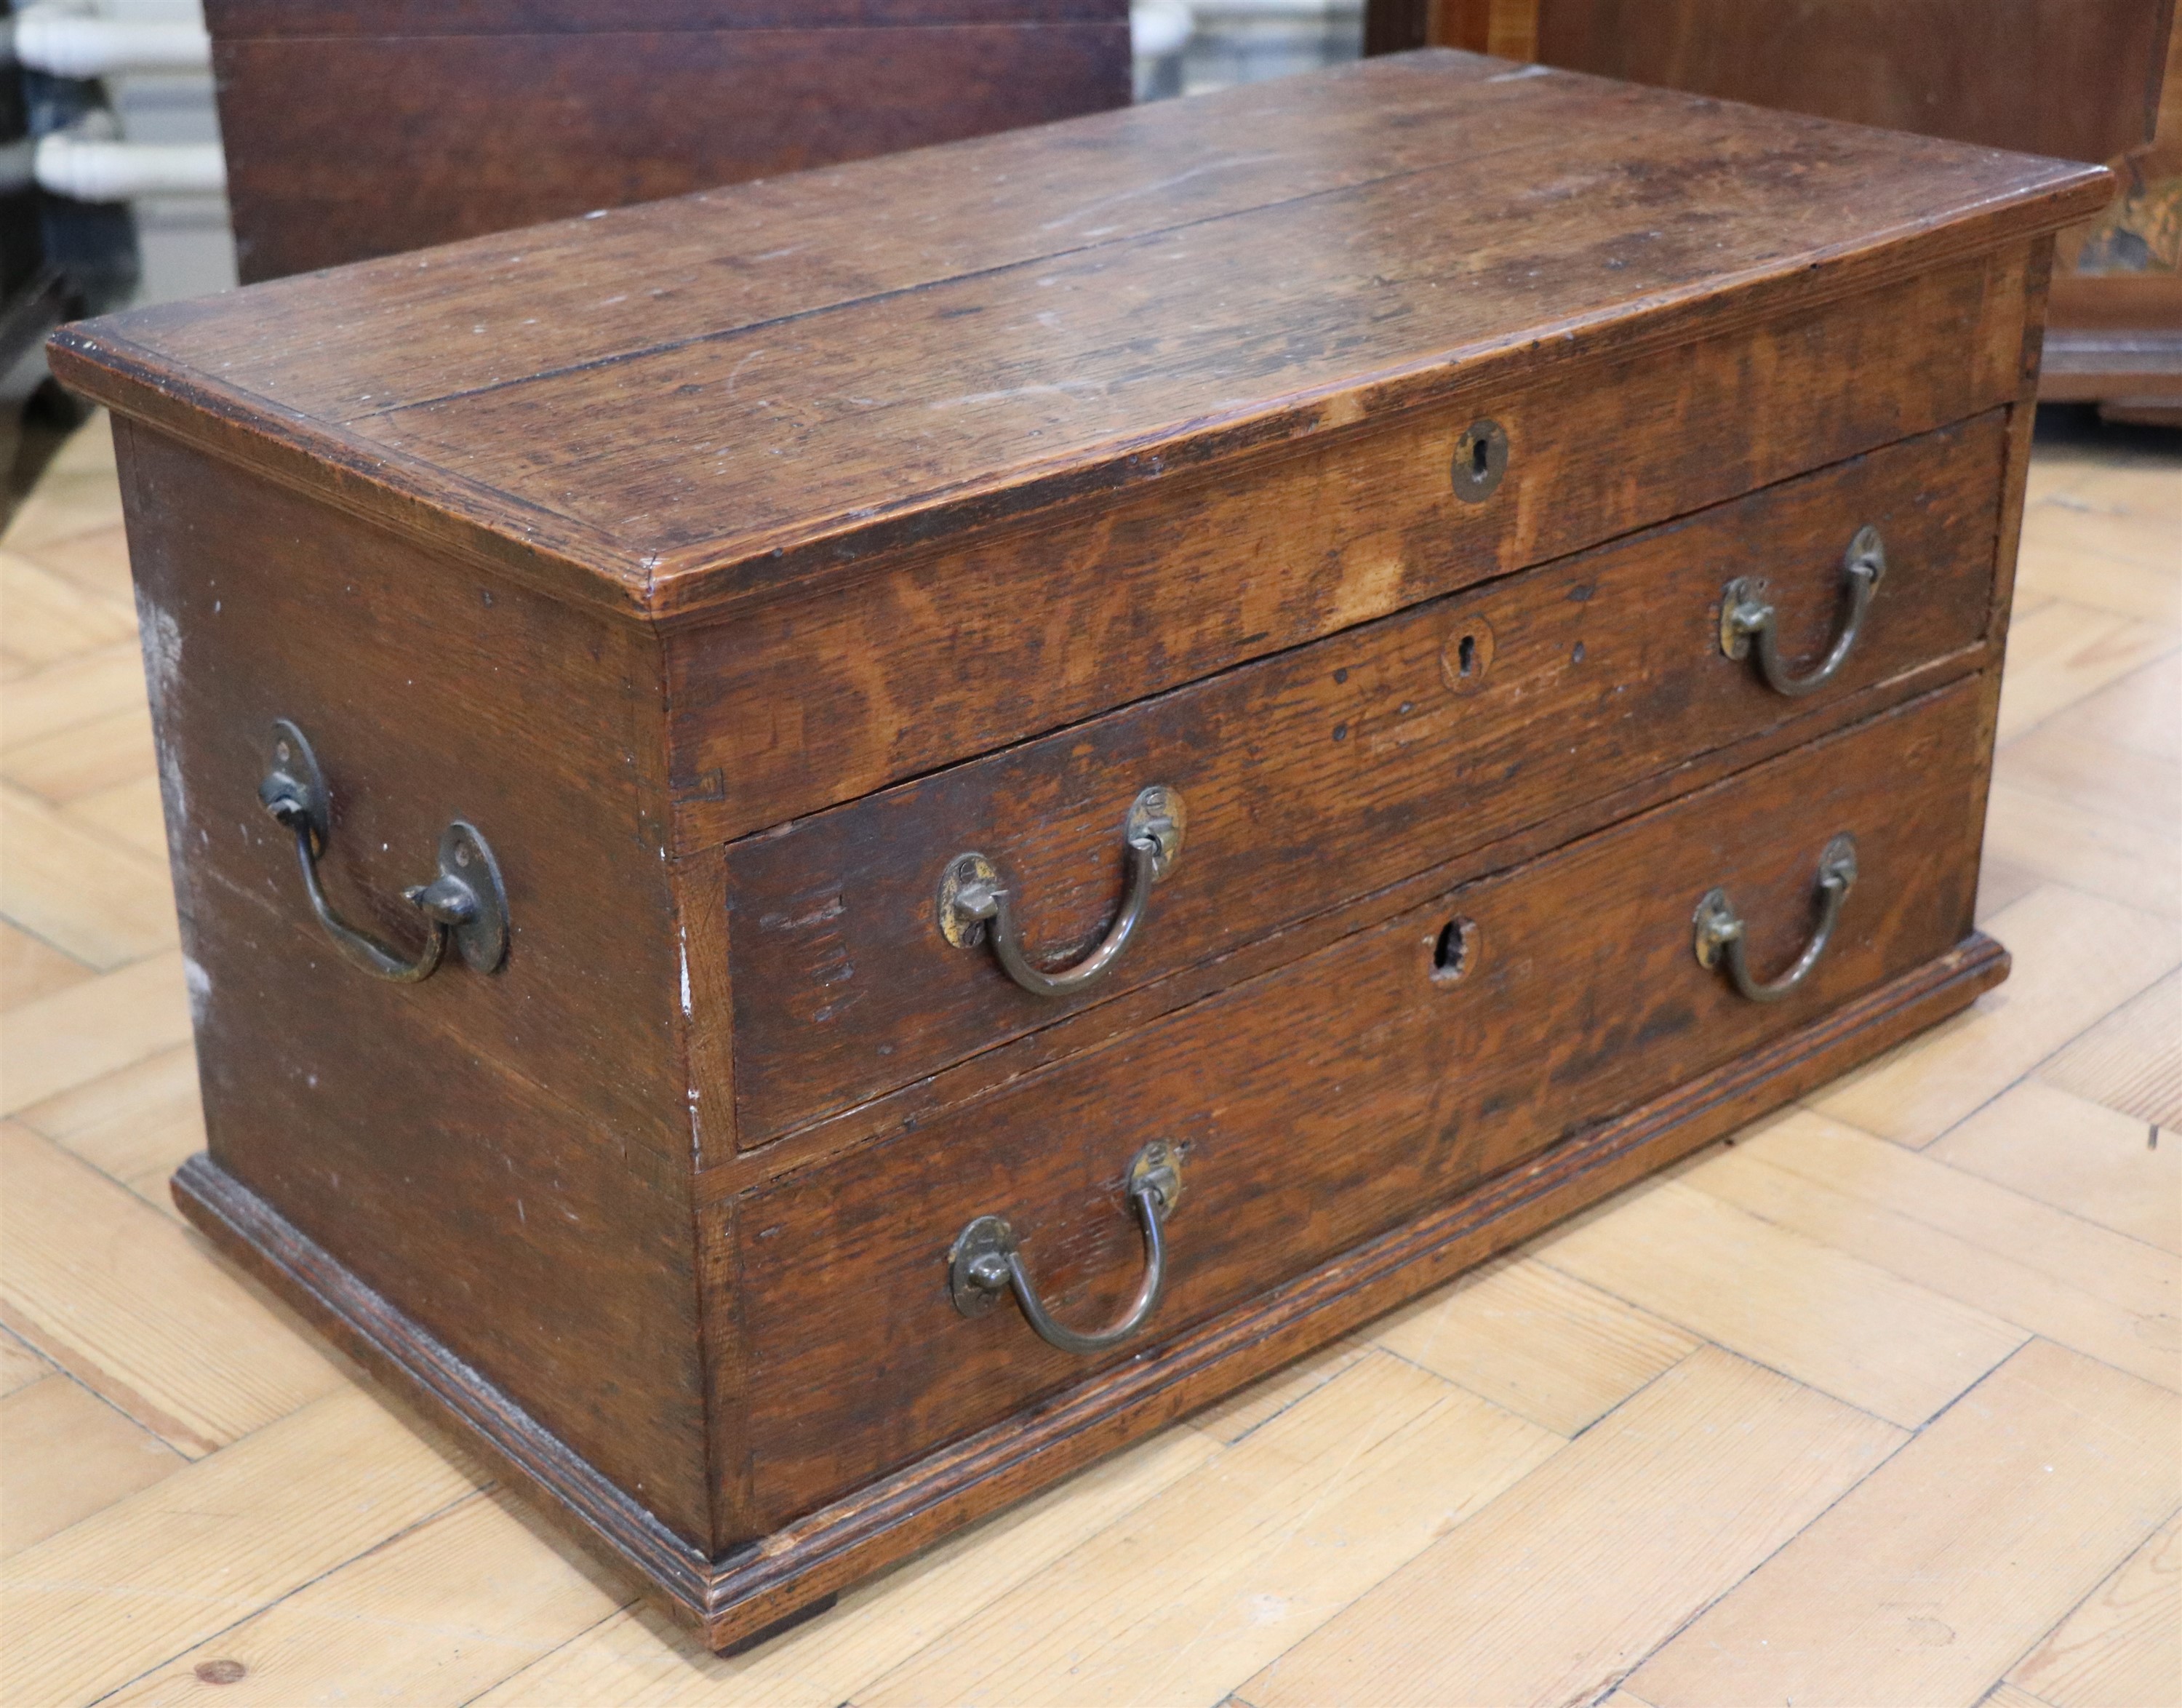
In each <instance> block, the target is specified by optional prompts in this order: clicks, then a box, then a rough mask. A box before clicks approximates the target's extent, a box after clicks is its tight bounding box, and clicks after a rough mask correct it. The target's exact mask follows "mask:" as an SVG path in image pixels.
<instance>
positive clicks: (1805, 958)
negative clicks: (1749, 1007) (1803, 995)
mask: <svg viewBox="0 0 2182 1708" xmlns="http://www.w3.org/2000/svg"><path fill="white" fill-rule="evenodd" d="M1855 884H1856V838H1855V837H1853V836H1852V835H1849V834H1848V833H1847V831H1843V832H1842V833H1841V835H1838V836H1836V837H1835V838H1834V839H1833V840H1831V841H1830V842H1829V843H1827V844H1826V846H1825V850H1824V851H1822V852H1821V853H1820V854H1819V923H1818V929H1816V930H1814V932H1812V934H1811V940H1810V941H1809V942H1808V943H1806V944H1805V945H1803V953H1802V954H1800V955H1798V956H1797V957H1796V959H1795V962H1794V963H1793V964H1792V966H1790V968H1788V970H1787V971H1786V972H1785V973H1782V974H1781V975H1780V977H1779V978H1777V979H1773V980H1771V981H1770V982H1769V983H1761V982H1759V980H1758V979H1756V978H1755V977H1753V975H1752V973H1751V971H1750V962H1749V959H1748V955H1749V951H1748V950H1747V947H1746V946H1745V937H1746V933H1745V931H1744V929H1743V923H1742V918H1741V917H1740V916H1739V915H1738V914H1737V913H1736V911H1735V909H1734V908H1733V907H1731V906H1729V904H1728V900H1727V891H1726V890H1706V891H1705V893H1704V895H1703V896H1701V897H1700V898H1699V899H1698V901H1697V916H1696V919H1695V922H1694V923H1695V925H1696V928H1697V964H1698V965H1699V966H1701V967H1718V966H1721V965H1723V964H1724V965H1725V967H1726V968H1727V976H1728V977H1729V979H1731V980H1733V981H1734V984H1735V988H1736V990H1737V991H1739V992H1740V993H1741V994H1742V995H1744V996H1746V997H1747V998H1748V999H1749V1000H1750V1001H1753V1002H1778V1001H1780V999H1781V998H1782V997H1784V996H1787V995H1792V993H1793V992H1794V991H1795V990H1797V989H1798V988H1800V987H1801V985H1802V984H1803V981H1804V980H1805V979H1808V978H1809V977H1810V976H1811V970H1812V969H1813V968H1815V967H1816V966H1817V965H1818V964H1819V957H1820V956H1822V955H1824V954H1825V952H1826V945H1827V944H1829V943H1830V942H1831V941H1832V940H1833V934H1834V926H1835V925H1836V923H1838V922H1839V921H1840V918H1841V903H1842V902H1843V901H1846V900H1847V898H1848V892H1849V891H1850V890H1852V889H1853V888H1854V887H1855Z"/></svg>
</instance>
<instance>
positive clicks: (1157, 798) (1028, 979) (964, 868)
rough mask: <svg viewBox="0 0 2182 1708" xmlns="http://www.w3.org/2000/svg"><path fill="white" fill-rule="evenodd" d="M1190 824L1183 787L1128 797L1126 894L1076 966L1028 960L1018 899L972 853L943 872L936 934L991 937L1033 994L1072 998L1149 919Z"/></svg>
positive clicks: (965, 941) (969, 940)
mask: <svg viewBox="0 0 2182 1708" xmlns="http://www.w3.org/2000/svg"><path fill="white" fill-rule="evenodd" d="M1185 822H1186V814H1185V812H1184V810H1183V807H1182V795H1181V793H1180V791H1179V790H1174V789H1171V788H1169V787H1168V786H1167V785H1165V784H1163V783H1155V784H1154V785H1152V786H1151V787H1150V788H1149V789H1146V790H1144V791H1143V792H1142V793H1141V794H1139V795H1138V796H1137V798H1136V799H1135V800H1134V801H1132V802H1130V804H1129V812H1128V817H1127V818H1125V819H1124V820H1123V821H1122V824H1121V846H1122V847H1123V849H1124V850H1125V851H1127V856H1128V861H1129V883H1128V893H1127V895H1126V896H1123V897H1122V899H1121V912H1119V913H1117V914H1116V915H1115V916H1114V923H1112V924H1111V925H1110V926H1108V927H1107V928H1106V933H1105V936H1103V937H1101V938H1100V939H1099V942H1098V944H1097V945H1096V946H1094V948H1093V949H1092V950H1091V951H1090V952H1089V953H1088V954H1087V955H1086V956H1084V957H1083V959H1082V960H1080V961H1078V962H1077V963H1076V964H1075V965H1074V966H1072V967H1064V968H1060V969H1058V970H1056V971H1048V970H1046V969H1045V968H1039V967H1033V965H1031V962H1030V957H1028V956H1027V955H1026V954H1025V953H1024V952H1023V945H1022V924H1021V922H1020V921H1019V920H1018V919H1017V918H1016V908H1015V897H1014V896H1013V894H1012V893H1011V891H1010V890H1009V888H1008V886H1007V885H1006V884H1005V883H1003V882H1002V881H1001V879H1000V871H999V869H998V868H996V867H995V866H994V864H993V862H991V861H990V860H989V859H987V858H986V857H984V856H983V854H979V853H977V852H975V851H972V852H970V853H967V854H957V855H956V856H955V857H954V858H953V859H952V860H950V861H949V862H947V868H946V870H945V871H944V872H943V873H941V874H940V879H939V934H940V935H941V936H943V937H944V938H945V939H946V940H948V941H949V942H950V943H951V944H953V945H955V947H956V948H957V949H967V948H972V947H974V946H975V945H977V944H978V943H979V942H980V941H982V940H985V939H986V938H990V940H991V941H992V945H993V955H994V959H996V960H997V961H999V962H1000V966H1001V968H1003V969H1004V970H1005V972H1006V973H1007V975H1008V977H1009V978H1011V979H1014V980H1015V981H1016V984H1020V985H1021V986H1022V988H1023V989H1024V990H1027V991H1029V992H1030V993H1031V994H1032V995H1033V996H1072V995H1075V993H1076V992H1077V991H1078V990H1083V989H1085V988H1086V987H1088V986H1089V985H1092V984H1097V983H1098V982H1099V979H1103V978H1105V976H1106V974H1107V973H1110V972H1111V971H1112V970H1113V967H1114V963H1115V962H1116V961H1118V960H1119V959H1121V951H1123V950H1124V949H1126V948H1127V947H1128V946H1129V943H1130V940H1131V939H1133V937H1135V935H1136V934H1137V928H1138V926H1139V925H1141V924H1142V923H1144V909H1145V907H1147V906H1149V903H1150V901H1151V894H1152V885H1153V884H1156V883H1158V882H1159V880H1160V879H1162V878H1164V877H1166V874H1167V873H1170V872H1171V871H1172V870H1173V869H1174V864H1175V862H1176V861H1177V860H1179V859H1180V858H1181V857H1182V830H1183V827H1184V823H1185Z"/></svg>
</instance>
